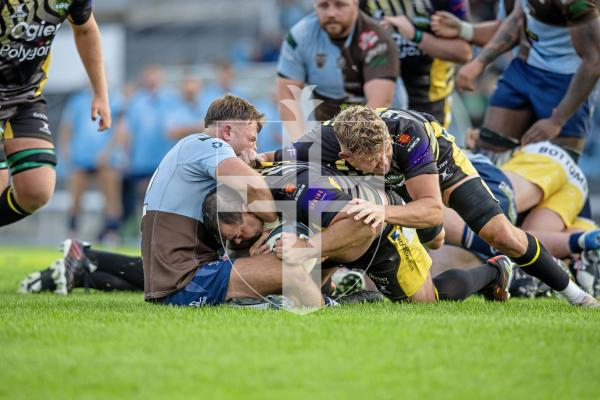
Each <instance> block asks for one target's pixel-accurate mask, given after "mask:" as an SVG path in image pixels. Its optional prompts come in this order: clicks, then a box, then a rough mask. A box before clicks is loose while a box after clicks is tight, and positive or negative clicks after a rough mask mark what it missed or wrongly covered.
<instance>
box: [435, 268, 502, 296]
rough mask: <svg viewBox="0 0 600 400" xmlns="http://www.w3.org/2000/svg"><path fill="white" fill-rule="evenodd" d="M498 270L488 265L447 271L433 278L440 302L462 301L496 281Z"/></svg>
mask: <svg viewBox="0 0 600 400" xmlns="http://www.w3.org/2000/svg"><path fill="white" fill-rule="evenodd" d="M498 273H499V272H498V270H497V269H496V268H494V267H491V266H489V265H482V266H479V267H475V268H470V269H449V270H447V271H446V272H443V273H441V274H439V275H438V276H436V277H435V278H433V284H434V285H435V288H436V289H437V292H438V298H439V299H440V300H464V299H466V298H467V297H469V296H470V295H472V294H474V293H477V292H479V291H480V290H481V289H484V288H486V287H487V286H489V285H490V284H491V283H493V282H495V281H496V279H498Z"/></svg>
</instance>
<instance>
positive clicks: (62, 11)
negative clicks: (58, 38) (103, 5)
mask: <svg viewBox="0 0 600 400" xmlns="http://www.w3.org/2000/svg"><path fill="white" fill-rule="evenodd" d="M91 14H92V0H2V1H0V116H1V115H2V109H3V108H5V107H7V106H9V105H12V104H20V103H25V102H31V101H35V100H36V99H37V98H38V97H39V96H40V95H41V93H42V89H43V88H44V84H45V82H46V79H47V77H48V67H49V64H50V47H51V45H52V40H53V39H54V36H55V35H56V32H57V31H58V29H59V28H60V26H61V25H62V23H63V22H64V21H65V19H67V18H68V19H69V21H71V22H72V23H73V24H76V25H82V24H84V23H85V22H87V20H88V19H89V18H90V16H91ZM0 119H2V118H1V117H0Z"/></svg>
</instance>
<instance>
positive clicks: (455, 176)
mask: <svg viewBox="0 0 600 400" xmlns="http://www.w3.org/2000/svg"><path fill="white" fill-rule="evenodd" d="M377 111H378V113H379V115H380V117H381V118H382V119H383V120H384V122H385V124H386V125H387V127H388V130H389V132H390V135H391V137H392V142H393V156H392V165H391V169H390V171H389V173H388V174H386V176H385V183H386V185H387V186H388V187H398V186H400V185H402V183H403V182H404V180H406V179H410V178H413V177H415V176H418V175H422V174H438V173H439V174H440V187H441V189H442V190H445V189H447V188H449V187H450V186H452V185H454V184H455V183H457V182H459V181H460V180H462V179H463V178H465V177H467V176H469V175H472V174H474V173H476V171H475V169H474V168H473V166H472V165H471V163H470V162H469V160H468V159H467V157H466V156H465V155H464V153H462V152H461V151H460V149H459V148H458V147H457V146H456V144H455V143H454V137H453V136H452V135H450V134H449V133H448V132H447V131H446V130H445V129H444V128H442V126H441V125H440V124H439V123H438V122H437V121H436V120H435V119H433V117H431V116H430V115H427V114H421V113H417V112H414V111H405V110H394V109H378V110H377ZM339 152H340V144H339V142H338V140H337V138H336V136H335V131H334V128H333V122H332V121H327V122H325V123H323V124H322V125H321V126H319V127H317V128H315V129H314V130H313V131H311V132H309V133H307V134H306V135H303V136H301V137H300V138H299V139H298V141H297V142H295V143H293V144H291V145H289V146H287V147H285V148H284V149H280V150H277V151H276V152H275V160H276V161H281V160H298V161H313V162H320V163H322V164H325V165H330V166H333V167H335V168H337V169H338V170H339V171H341V172H344V173H346V174H350V175H352V174H354V175H357V174H359V172H358V171H357V170H356V169H355V168H353V167H352V166H351V165H349V164H347V163H346V162H345V161H344V160H341V159H340V158H339ZM313 157H317V158H315V159H313Z"/></svg>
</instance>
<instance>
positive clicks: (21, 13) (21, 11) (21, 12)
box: [10, 4, 27, 19]
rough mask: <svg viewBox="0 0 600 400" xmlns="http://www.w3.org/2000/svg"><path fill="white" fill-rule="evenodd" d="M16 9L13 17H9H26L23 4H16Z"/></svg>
mask: <svg viewBox="0 0 600 400" xmlns="http://www.w3.org/2000/svg"><path fill="white" fill-rule="evenodd" d="M16 7H17V8H16V9H15V12H14V13H13V15H11V16H10V17H11V18H13V19H15V18H25V17H26V16H27V12H26V11H25V4H16Z"/></svg>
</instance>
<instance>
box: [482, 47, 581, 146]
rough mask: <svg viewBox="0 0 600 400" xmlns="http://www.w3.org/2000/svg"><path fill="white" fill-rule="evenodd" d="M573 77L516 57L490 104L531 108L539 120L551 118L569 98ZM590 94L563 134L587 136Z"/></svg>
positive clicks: (518, 108)
mask: <svg viewBox="0 0 600 400" xmlns="http://www.w3.org/2000/svg"><path fill="white" fill-rule="evenodd" d="M572 77H573V75H568V74H557V73H554V72H549V71H544V70H542V69H539V68H536V67H532V66H531V65H528V64H526V63H524V62H523V61H522V60H520V59H519V58H515V59H514V60H512V62H511V63H510V65H509V66H508V68H507V69H506V70H505V71H504V72H503V73H502V76H501V77H500V80H499V81H498V84H497V86H496V90H495V91H494V93H493V94H492V97H491V98H490V106H494V107H501V108H508V109H511V110H522V109H526V108H529V109H531V110H532V111H533V113H534V114H535V117H536V118H537V119H542V118H548V117H550V116H551V115H552V110H553V109H554V108H556V106H557V105H558V103H560V101H561V100H562V99H563V97H565V93H567V89H568V88H569V84H570V83H571V78H572ZM590 97H592V96H590ZM590 97H588V98H587V99H586V101H585V102H584V103H583V104H582V105H581V107H579V109H578V110H577V111H576V112H575V114H573V116H572V117H571V118H570V119H569V120H568V121H567V123H566V124H565V125H564V126H563V128H562V130H561V131H560V135H559V136H560V137H575V138H585V136H586V134H587V132H588V131H589V130H590V124H591V115H590V112H591V104H592V101H591V99H590Z"/></svg>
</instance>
